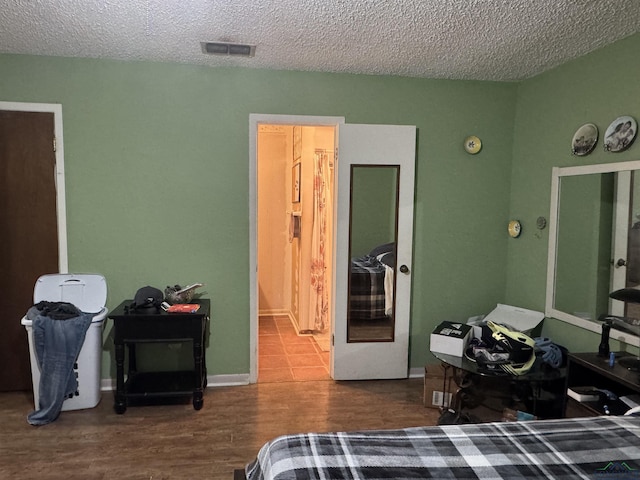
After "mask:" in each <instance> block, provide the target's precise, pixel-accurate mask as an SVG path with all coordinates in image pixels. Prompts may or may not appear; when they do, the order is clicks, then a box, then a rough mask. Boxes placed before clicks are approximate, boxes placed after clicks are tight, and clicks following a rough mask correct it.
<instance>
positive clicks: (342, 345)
mask: <svg viewBox="0 0 640 480" xmlns="http://www.w3.org/2000/svg"><path fill="white" fill-rule="evenodd" d="M337 137H338V143H337V144H338V154H337V164H338V178H337V191H338V201H337V212H336V213H337V219H338V220H337V227H336V248H335V252H336V266H335V275H336V278H335V282H334V285H335V297H334V298H335V312H334V319H335V321H334V322H333V326H332V333H333V342H334V345H333V349H332V355H331V376H332V378H334V379H335V380H364V379H386V378H406V377H407V376H408V370H409V369H408V363H409V315H410V307H411V268H412V263H411V257H412V243H413V202H414V170H415V143H416V128H415V127H414V126H392V125H354V124H342V125H339V126H338V135H337ZM373 227H375V228H373ZM390 243H391V244H394V245H395V268H394V269H392V272H391V275H390V276H386V277H385V279H384V282H385V283H386V289H385V291H384V296H386V297H387V301H388V302H387V306H386V307H385V313H386V314H387V315H377V314H375V315H374V314H372V315H371V317H372V318H370V319H369V318H366V314H364V315H361V314H362V312H358V313H357V315H356V314H354V310H355V307H354V305H355V304H354V302H352V301H350V298H351V300H353V298H354V297H355V295H353V294H352V293H351V292H350V289H351V290H353V292H356V291H357V289H356V285H355V282H356V274H355V273H352V270H354V266H353V262H352V259H354V258H355V259H357V260H358V261H359V260H360V259H362V258H363V257H366V256H367V254H369V253H371V251H369V249H371V250H372V251H373V250H375V249H376V247H378V246H380V245H381V244H386V245H388V244H390ZM369 258H370V257H369ZM378 266H379V265H378V264H377V263H376V264H375V265H374V267H376V268H377V267H378ZM388 270H389V269H387V273H388ZM378 273H379V272H378ZM378 273H376V274H375V275H374V274H373V273H372V275H371V277H372V280H371V283H372V284H373V283H376V285H379V282H380V281H382V280H380V279H379V275H378ZM374 276H375V277H376V280H375V281H374V279H373V277H374ZM372 290H373V286H372ZM389 298H390V300H389ZM389 301H390V304H389ZM366 302H367V299H366V298H365V299H362V301H361V302H360V305H362V304H366ZM363 310H366V309H363ZM362 317H365V318H362ZM362 332H365V333H364V334H362Z"/></svg>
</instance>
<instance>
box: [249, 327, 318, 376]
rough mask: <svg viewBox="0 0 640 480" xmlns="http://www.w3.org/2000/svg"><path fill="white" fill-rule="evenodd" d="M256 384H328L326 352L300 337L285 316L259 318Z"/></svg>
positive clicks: (314, 342) (308, 337)
mask: <svg viewBox="0 0 640 480" xmlns="http://www.w3.org/2000/svg"><path fill="white" fill-rule="evenodd" d="M258 332H259V339H258V350H259V351H258V356H259V361H258V365H259V370H258V383H273V382H303V381H307V380H329V379H330V377H329V352H323V351H322V350H321V349H320V347H319V346H318V344H317V343H316V341H315V340H314V338H313V337H312V336H311V335H309V336H300V335H298V334H297V333H296V331H295V329H294V328H293V325H292V324H291V321H290V320H289V319H288V318H287V317H285V316H261V317H260V326H259V331H258Z"/></svg>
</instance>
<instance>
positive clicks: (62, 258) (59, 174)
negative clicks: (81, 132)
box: [0, 102, 69, 273]
mask: <svg viewBox="0 0 640 480" xmlns="http://www.w3.org/2000/svg"><path fill="white" fill-rule="evenodd" d="M0 110H11V111H14V112H43V113H53V128H54V136H55V139H56V151H55V158H56V167H55V168H56V169H55V185H56V212H57V217H58V268H59V269H60V273H68V271H69V260H68V258H69V257H68V254H67V206H66V192H65V183H64V140H63V136H62V105H61V104H59V103H22V102H0Z"/></svg>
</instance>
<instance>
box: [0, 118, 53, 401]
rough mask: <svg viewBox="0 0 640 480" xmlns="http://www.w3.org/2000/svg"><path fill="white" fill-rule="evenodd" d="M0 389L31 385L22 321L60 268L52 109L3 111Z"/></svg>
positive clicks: (0, 143)
mask: <svg viewBox="0 0 640 480" xmlns="http://www.w3.org/2000/svg"><path fill="white" fill-rule="evenodd" d="M0 246H1V247H0V297H1V298H2V308H0V391H11V390H30V389H31V388H32V386H31V370H30V364H29V345H28V342H27V332H26V331H25V328H24V327H23V326H22V325H21V324H20V320H21V319H22V317H23V316H24V314H25V313H26V311H27V310H28V308H29V307H30V306H31V305H32V304H33V287H34V285H35V282H36V280H37V278H38V277H39V276H40V275H42V274H45V273H56V272H58V224H57V209H56V187H55V152H54V118H53V113H43V112H14V111H7V110H0Z"/></svg>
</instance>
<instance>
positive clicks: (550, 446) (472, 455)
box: [245, 416, 640, 480]
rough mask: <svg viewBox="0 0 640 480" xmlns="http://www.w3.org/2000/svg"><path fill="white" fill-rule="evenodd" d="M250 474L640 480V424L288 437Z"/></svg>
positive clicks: (267, 450)
mask: <svg viewBox="0 0 640 480" xmlns="http://www.w3.org/2000/svg"><path fill="white" fill-rule="evenodd" d="M245 472H246V476H247V479H248V480H288V479H329V480H332V479H363V480H364V479H387V478H388V479H392V478H393V479H407V480H409V479H424V478H434V479H440V480H443V479H494V480H499V479H512V478H532V479H533V478H535V479H540V478H550V479H554V480H562V479H594V478H596V479H598V478H599V479H602V480H604V479H611V478H617V479H623V478H624V479H625V480H627V479H632V478H633V479H636V478H638V479H640V417H632V416H624V417H623V416H620V417H614V416H611V417H608V416H607V417H605V416H603V417H592V418H575V419H560V420H541V421H529V422H499V423H485V424H467V425H443V426H436V427H416V428H407V429H401V430H377V431H362V432H338V433H306V434H299V435H286V436H281V437H278V438H276V439H274V440H272V441H270V442H268V443H266V444H265V445H264V446H263V447H262V448H261V449H260V451H259V453H258V455H257V458H256V459H255V460H254V461H253V462H252V463H250V464H249V465H247V467H246V469H245Z"/></svg>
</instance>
